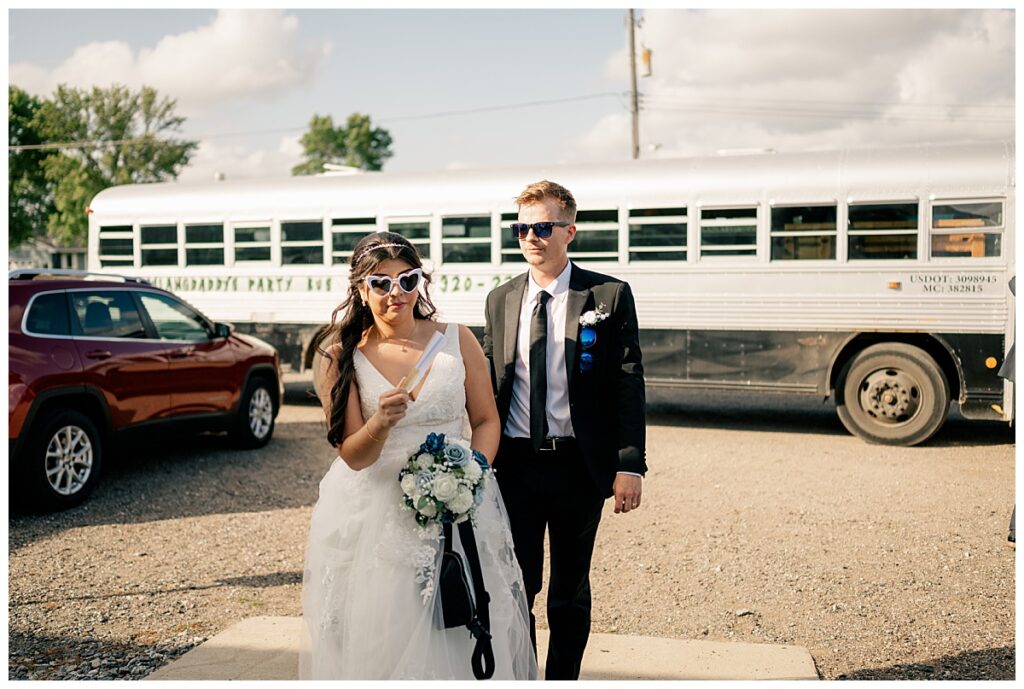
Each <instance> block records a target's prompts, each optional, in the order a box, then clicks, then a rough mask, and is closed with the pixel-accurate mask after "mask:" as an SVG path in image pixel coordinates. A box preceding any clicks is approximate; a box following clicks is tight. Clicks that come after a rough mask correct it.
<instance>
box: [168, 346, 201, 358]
mask: <svg viewBox="0 0 1024 689" xmlns="http://www.w3.org/2000/svg"><path fill="white" fill-rule="evenodd" d="M195 352H196V348H195V347H188V348H187V349H175V350H173V351H171V353H170V354H168V355H167V356H168V357H170V358H171V359H184V358H186V357H189V356H192V355H193V354H195Z"/></svg>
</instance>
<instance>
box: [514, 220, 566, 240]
mask: <svg viewBox="0 0 1024 689" xmlns="http://www.w3.org/2000/svg"><path fill="white" fill-rule="evenodd" d="M556 225H557V226H558V227H568V226H569V225H572V223H571V222H535V223H533V224H532V225H531V224H527V223H524V222H514V223H512V225H511V227H512V236H513V237H515V238H516V239H526V235H528V234H530V228H531V227H532V228H533V233H534V234H535V235H537V237H539V238H540V239H547V238H548V237H550V236H551V233H552V232H553V231H554V229H555V226H556Z"/></svg>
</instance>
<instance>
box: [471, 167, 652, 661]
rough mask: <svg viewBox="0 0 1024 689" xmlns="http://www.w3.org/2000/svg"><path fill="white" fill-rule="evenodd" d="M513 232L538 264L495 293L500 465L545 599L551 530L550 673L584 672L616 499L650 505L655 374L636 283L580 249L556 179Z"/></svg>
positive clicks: (533, 197)
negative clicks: (596, 264) (578, 253)
mask: <svg viewBox="0 0 1024 689" xmlns="http://www.w3.org/2000/svg"><path fill="white" fill-rule="evenodd" d="M516 204H517V206H518V207H519V221H518V222H517V223H514V224H513V225H512V232H513V233H514V234H515V236H516V237H517V238H518V239H519V246H520V248H521V249H522V251H523V255H524V256H525V257H526V261H527V263H529V264H530V270H529V271H528V272H527V273H524V274H523V275H519V276H518V277H515V278H513V279H512V280H510V281H509V282H507V283H505V284H503V285H501V286H499V287H497V288H496V289H494V290H493V291H492V292H491V293H490V294H488V295H487V316H486V318H487V320H486V325H485V328H484V352H485V354H486V355H487V358H488V360H489V361H490V364H491V376H492V381H491V382H492V383H493V385H494V390H495V394H496V396H497V403H498V412H499V414H500V416H501V425H502V431H503V433H502V438H501V445H500V447H499V448H498V454H497V456H496V457H495V460H494V468H495V476H496V477H497V478H498V484H499V485H500V487H501V493H502V497H503V498H504V501H505V507H506V509H507V511H508V516H509V521H510V523H511V528H512V538H513V541H514V542H515V551H516V557H517V559H518V560H519V565H520V567H521V568H522V570H523V579H524V583H525V585H526V594H527V600H528V603H529V606H530V632H531V636H532V637H533V642H534V647H536V630H535V624H536V622H535V618H534V615H533V601H534V598H535V597H536V596H537V593H538V592H539V591H540V589H541V582H542V579H543V567H544V533H545V530H546V531H547V533H548V538H549V540H550V554H551V576H550V581H549V586H548V626H549V628H550V637H549V643H548V657H547V663H546V671H545V678H546V679H578V678H579V674H580V662H581V661H582V659H583V651H584V649H585V648H586V646H587V637H588V636H589V635H590V558H591V555H592V553H593V550H594V538H595V536H596V535H597V525H598V522H600V520H601V507H602V505H603V503H604V501H605V500H606V499H607V498H609V497H612V496H614V498H615V512H616V513H620V512H629V511H631V510H635V509H637V508H638V507H639V506H640V493H641V483H642V476H643V474H644V473H645V472H646V471H647V465H646V463H645V462H644V455H645V449H644V444H645V437H644V436H645V425H644V409H645V404H644V376H643V365H642V363H641V356H640V343H639V335H638V331H637V318H636V307H635V305H634V303H633V295H632V292H631V291H630V289H629V285H627V284H626V283H625V282H622V281H621V280H616V279H615V278H613V277H609V276H607V275H601V274H600V273H594V272H591V271H589V270H583V269H582V268H580V267H579V266H577V265H574V264H573V263H572V262H571V261H570V260H569V257H568V253H567V251H568V247H569V244H570V242H572V240H573V237H575V236H576V225H575V224H574V223H575V220H576V201H575V199H574V198H573V196H572V194H571V193H570V192H569V190H568V189H566V188H565V187H562V186H560V185H558V184H555V183H554V182H549V181H546V180H545V181H541V182H536V183H534V184H531V185H529V186H528V187H527V188H526V189H525V190H523V192H522V193H521V194H520V195H519V197H518V198H517V199H516Z"/></svg>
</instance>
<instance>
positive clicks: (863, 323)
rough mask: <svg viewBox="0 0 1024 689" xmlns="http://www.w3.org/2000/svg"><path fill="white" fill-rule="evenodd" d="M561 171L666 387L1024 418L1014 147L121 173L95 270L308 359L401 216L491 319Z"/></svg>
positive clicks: (478, 320) (863, 418)
mask: <svg viewBox="0 0 1024 689" xmlns="http://www.w3.org/2000/svg"><path fill="white" fill-rule="evenodd" d="M539 179H550V180H553V181H556V182H558V183H560V184H562V185H564V186H566V187H568V188H569V189H570V190H571V191H572V192H573V194H574V195H575V197H576V200H577V203H578V206H579V212H578V215H577V221H576V225H577V229H578V231H577V235H576V239H575V240H574V242H573V243H572V244H571V245H570V257H571V258H572V259H573V260H574V261H576V262H578V263H579V264H580V265H582V266H584V267H587V268H591V269H594V270H598V271H601V272H604V273H609V274H612V275H615V276H617V277H619V278H622V279H624V280H627V281H628V282H629V283H630V285H631V286H632V288H633V292H634V295H635V298H636V304H637V312H638V316H639V322H640V328H641V333H640V334H641V345H642V347H643V352H644V369H645V375H646V381H647V385H648V386H651V387H661V388H670V389H671V388H704V389H710V388H714V389H731V390H746V391H750V392H752V393H757V394H762V393H765V392H772V393H794V394H806V395H818V396H822V397H823V398H824V397H828V396H829V395H834V396H835V400H836V403H837V410H838V412H839V415H840V417H841V419H842V420H843V423H844V424H845V425H846V427H847V428H848V429H849V430H850V431H851V432H853V433H855V434H857V435H859V436H861V437H863V438H865V439H868V440H871V441H874V442H882V443H890V444H903V445H911V444H916V443H919V442H923V441H924V440H926V439H927V438H928V437H930V436H931V435H932V434H933V433H934V432H935V431H936V430H937V429H938V428H939V427H940V426H941V424H942V422H943V421H944V420H945V418H946V415H947V413H948V409H949V404H950V402H951V401H952V402H957V403H959V407H960V410H961V412H962V414H963V415H964V416H966V417H968V418H977V419H1002V420H1006V421H1010V420H1012V418H1013V397H1012V387H1011V384H1010V383H1008V382H1006V381H1005V380H1004V379H1002V378H1000V377H999V376H998V375H997V370H998V369H999V367H1000V366H1001V364H1002V363H1003V359H1004V356H1005V352H1006V351H1007V350H1008V348H1009V346H1010V344H1011V342H1012V339H1013V305H1012V296H1011V295H1010V292H1009V290H1008V287H1007V282H1008V279H1009V278H1010V277H1011V276H1012V275H1013V273H1014V267H1013V264H1014V261H1013V256H1014V243H1015V242H1014V223H1013V219H1014V215H1015V214H1014V210H1015V198H1014V148H1013V145H1012V144H1008V143H1001V142H985V143H965V144H946V145H934V146H909V147H894V148H885V149H865V150H840V151H820V152H807V153H761V154H752V155H737V156H714V157H705V158H688V159H675V160H639V161H626V162H616V163H603V164H587V165H550V166H537V167H523V168H506V169H491V170H458V171H442V172H432V173H386V172H374V173H364V174H358V175H346V176H315V177H290V178H282V179H274V180H260V181H219V182H209V183H179V182H173V183H161V184H140V185H129V186H119V187H113V188H110V189H107V190H105V191H103V192H101V193H100V194H98V195H97V196H96V197H95V199H94V200H93V202H92V204H91V207H90V216H89V249H88V259H89V269H90V270H95V271H106V272H119V273H125V274H129V275H133V276H138V277H142V278H144V279H146V280H148V281H150V282H152V283H154V284H156V285H158V286H160V287H164V288H167V289H171V290H173V291H175V292H177V293H179V294H180V295H182V296H183V297H184V298H185V299H187V300H189V301H191V302H192V303H194V304H195V305H196V306H198V307H199V308H201V309H202V310H203V311H204V312H206V313H208V314H209V315H210V316H211V317H213V318H216V319H217V320H221V321H230V322H232V323H234V324H235V326H236V327H237V328H238V329H240V330H242V331H245V332H251V333H254V334H257V335H259V336H260V337H263V338H264V339H267V340H269V341H270V342H272V343H273V344H274V345H275V346H277V347H278V349H279V350H280V351H281V353H282V360H283V361H284V362H290V363H291V365H292V366H293V367H294V368H301V367H302V366H303V365H304V363H303V362H304V361H305V360H306V359H307V355H308V349H309V344H310V339H311V336H312V334H313V333H314V332H315V330H316V329H317V328H318V327H319V326H321V325H322V324H323V323H324V322H326V321H327V320H328V319H329V317H330V313H331V311H332V310H333V309H334V308H335V307H336V306H337V305H338V304H339V303H340V302H341V301H342V300H343V299H344V294H345V290H346V285H347V281H346V278H347V261H348V259H349V257H350V256H351V251H352V248H353V246H354V245H355V243H356V242H357V241H358V240H359V239H360V238H361V237H362V236H364V235H365V234H367V233H368V232H373V231H380V230H390V231H393V232H398V233H401V234H402V235H404V236H405V237H407V238H409V239H410V240H411V241H412V242H413V243H414V244H415V245H416V246H417V247H418V248H419V250H420V252H421V253H422V254H423V256H424V257H425V263H426V267H427V268H428V270H429V271H430V272H431V273H432V279H433V281H432V284H431V287H430V289H431V295H432V297H433V299H434V301H435V303H436V304H437V306H438V309H439V315H440V317H441V318H442V319H444V320H453V321H458V322H461V323H465V324H467V325H470V326H472V327H474V329H475V330H476V331H477V332H478V333H479V332H480V331H481V330H482V326H483V319H484V297H485V295H486V294H487V292H488V291H489V290H490V289H492V288H493V287H495V286H497V285H499V284H501V283H502V282H503V281H505V280H508V279H509V278H510V277H512V276H514V275H516V274H517V273H520V272H522V271H523V270H524V269H525V263H524V260H523V258H522V255H521V254H520V252H519V248H518V242H517V240H516V239H514V238H513V236H512V234H511V231H510V230H509V229H508V225H509V223H510V222H512V221H513V220H514V219H515V217H516V208H515V205H514V203H513V199H514V198H515V196H516V195H517V194H518V192H519V191H520V190H521V189H522V188H523V187H524V186H526V184H528V183H530V182H534V181H537V180H539ZM768 403H770V402H767V401H766V404H768Z"/></svg>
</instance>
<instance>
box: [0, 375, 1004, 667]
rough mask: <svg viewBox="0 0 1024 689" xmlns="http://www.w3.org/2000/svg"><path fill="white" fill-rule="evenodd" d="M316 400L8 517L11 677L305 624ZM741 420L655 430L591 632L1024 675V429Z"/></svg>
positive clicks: (617, 520)
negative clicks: (863, 437) (1020, 594)
mask: <svg viewBox="0 0 1024 689" xmlns="http://www.w3.org/2000/svg"><path fill="white" fill-rule="evenodd" d="M302 397H303V395H302V391H299V390H296V389H295V388H294V387H290V388H289V399H290V401H291V403H290V404H287V405H286V406H285V407H284V409H283V410H282V413H281V416H280V417H279V419H278V424H279V425H278V428H277V432H276V434H275V439H274V441H273V442H272V443H271V445H270V446H268V447H267V448H265V449H264V450H262V451H250V452H239V451H235V450H232V449H230V448H229V447H228V445H227V443H226V440H225V439H224V438H223V437H218V436H202V437H199V438H183V439H181V438H179V439H173V438H172V439H154V441H153V446H152V447H149V446H137V447H132V448H127V449H126V450H124V451H122V452H121V455H122V457H120V458H119V459H118V460H117V461H115V462H112V463H111V464H112V466H111V467H110V470H109V471H108V474H107V476H106V477H105V480H104V482H103V483H102V484H101V485H100V487H99V489H98V490H97V492H96V493H95V494H94V495H93V497H92V499H91V500H90V501H89V502H88V503H87V504H86V505H83V506H82V507H79V508H77V509H74V510H70V511H68V512H64V513H60V514H56V515H30V514H18V513H14V514H12V515H11V517H10V520H9V549H10V550H9V552H10V561H9V628H10V644H9V661H8V668H9V677H10V678H11V679H126V678H140V677H143V676H145V675H146V674H148V673H149V672H151V671H152V670H154V669H156V668H157V667H160V666H162V665H164V664H166V663H167V662H169V661H170V660H172V659H173V658H175V657H177V656H179V655H181V654H182V653H184V652H186V651H188V650H189V649H191V648H192V647H194V646H195V645H196V644H198V643H201V642H202V641H204V640H205V639H207V638H209V637H211V636H213V635H215V634H216V633H217V632H219V631H221V630H223V629H225V628H226V627H228V626H230V625H232V624H233V623H235V622H237V621H239V620H242V619H244V618H247V617H251V616H255V615H298V614H299V613H300V606H299V595H300V588H301V577H302V575H301V572H302V559H303V551H304V548H305V542H304V541H305V532H306V528H307V525H308V520H309V515H310V511H311V509H312V504H313V502H314V501H315V499H316V493H317V484H318V482H319V480H320V477H321V476H322V475H323V473H324V472H325V471H326V469H327V467H328V466H329V464H330V461H331V460H332V458H333V456H332V453H331V450H330V448H328V447H327V445H326V443H325V441H323V440H322V437H321V430H320V424H319V408H317V407H313V406H309V405H308V404H304V403H303V400H302ZM746 404H747V403H746V402H743V401H738V400H736V399H735V398H733V399H730V398H729V397H728V396H720V399H719V400H718V401H715V400H708V399H707V398H705V397H700V398H694V400H693V401H692V402H690V403H685V402H684V403H683V404H682V405H681V406H678V407H676V408H675V409H674V410H673V411H672V412H671V413H668V412H664V411H662V412H658V413H654V414H652V415H651V416H650V419H649V424H650V429H649V434H648V438H649V439H648V442H649V451H648V455H649V458H650V461H649V463H650V466H651V471H650V473H649V474H648V480H647V481H645V491H646V492H645V494H644V502H643V506H642V508H641V509H640V510H639V511H637V512H634V513H631V514H629V515H614V514H612V513H611V512H610V510H609V511H607V512H606V515H605V518H604V522H603V524H602V527H601V530H600V532H599V536H598V543H597V548H596V551H595V555H594V567H593V576H592V588H593V595H594V621H593V628H594V631H595V632H605V633H621V634H638V635H650V636H661V637H674V638H683V639H712V640H723V641H730V640H732V641H745V642H753V643H779V644H795V645H799V646H804V647H806V648H807V649H808V650H809V651H810V652H811V654H812V655H813V656H814V658H815V661H816V662H817V665H818V669H819V672H820V673H821V676H822V677H823V678H826V679H923V678H935V679H1013V678H1014V663H1015V655H1016V654H1015V640H1014V639H1015V637H1014V584H1015V579H1014V554H1015V553H1014V550H1013V548H1010V547H1008V546H1007V544H1006V528H1007V523H1008V519H1009V516H1010V510H1011V509H1012V506H1013V503H1014V446H1013V433H1012V431H1010V430H1009V429H1007V428H1006V427H1005V426H1002V425H998V424H968V423H965V422H963V421H957V420H955V419H954V420H952V421H950V423H948V424H947V426H946V427H945V428H944V429H943V431H942V432H941V433H940V435H939V436H937V438H936V439H935V440H933V441H932V442H931V443H929V444H928V445H927V446H926V447H920V448H910V449H904V448H880V447H875V446H869V445H866V444H864V443H862V442H860V441H858V440H856V439H855V438H853V437H850V436H848V435H846V433H845V431H843V429H842V427H841V426H840V425H839V423H838V421H837V420H835V418H834V416H833V412H832V411H831V409H829V408H827V407H822V406H820V405H818V406H816V405H815V404H814V403H807V402H804V401H801V402H799V403H795V404H793V403H789V402H784V403H783V404H780V405H778V406H776V407H775V408H774V409H773V410H772V411H765V410H763V409H762V410H752V409H751V408H749V406H745V405H746ZM543 597H544V594H543V592H542V594H541V597H540V599H538V606H537V607H538V609H537V613H538V621H539V622H540V623H541V624H544V622H545V620H544V612H543Z"/></svg>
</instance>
